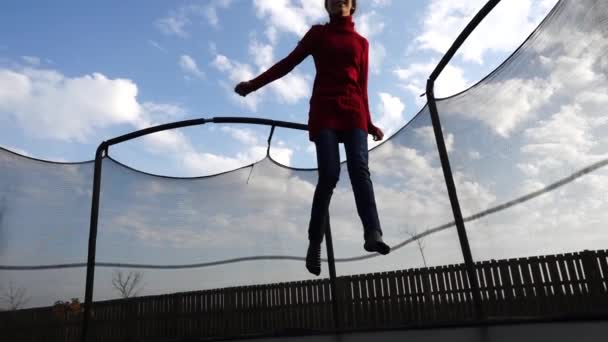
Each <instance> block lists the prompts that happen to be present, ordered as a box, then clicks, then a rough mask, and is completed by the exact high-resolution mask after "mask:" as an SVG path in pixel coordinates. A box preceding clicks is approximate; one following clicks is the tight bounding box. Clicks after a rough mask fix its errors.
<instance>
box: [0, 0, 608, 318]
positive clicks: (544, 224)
mask: <svg viewBox="0 0 608 342" xmlns="http://www.w3.org/2000/svg"><path fill="white" fill-rule="evenodd" d="M607 20H608V4H607V3H606V2H603V1H585V2H580V1H573V0H572V1H565V0H564V1H561V2H559V4H558V5H557V6H556V7H555V9H554V10H553V11H552V12H551V14H550V15H549V16H548V17H547V19H545V21H544V22H543V24H542V25H541V26H540V27H539V29H537V30H536V31H535V33H534V34H533V35H532V36H531V37H529V39H528V40H527V41H526V42H525V43H524V44H523V45H522V46H521V47H520V48H519V49H518V50H517V51H516V52H515V53H514V54H513V55H512V56H511V57H510V58H509V59H508V60H507V61H505V63H504V64H503V65H501V66H500V67H499V68H498V69H497V70H496V71H494V72H493V73H492V74H490V75H489V76H488V77H487V78H485V79H484V80H482V81H481V82H479V83H478V84H476V85H475V86H474V87H472V88H470V89H468V90H467V91H465V92H462V93H460V94H458V95H456V96H453V97H450V98H447V99H442V100H439V102H438V109H439V113H440V116H441V119H442V124H443V130H444V135H445V136H444V138H445V140H446V142H447V145H448V153H449V157H450V160H451V164H452V169H453V172H454V178H455V181H456V187H457V191H458V195H459V199H460V205H461V207H462V211H463V214H464V216H465V219H466V221H467V222H466V226H467V232H468V236H469V239H470V243H471V248H472V252H473V257H474V259H475V260H487V259H500V258H510V257H520V256H529V255H540V254H553V253H564V252H570V251H580V250H584V249H600V248H605V247H606V245H607V244H608V231H607V230H606V229H602V228H603V227H602V224H603V223H604V222H608V217H607V216H606V215H608V214H606V213H607V212H608V210H607V209H608V207H607V206H608V201H607V198H606V193H608V192H607V190H608V171H606V168H605V165H606V160H607V158H608V139H607V138H606V136H607V135H606V134H605V133H606V128H607V124H608V120H606V117H608V116H606V115H605V114H606V113H605V108H607V105H608V95H607V94H608V82H607V80H606V76H605V75H606V74H607V68H608V57H607V56H606V54H605V51H606V50H607V48H608V39H607V38H606V37H607V36H608V35H607V34H606V33H607V32H606V28H607V27H608V26H606V25H605V24H606V21H607ZM277 130H278V131H281V130H279V129H277ZM277 134H283V133H280V132H278V133H277ZM301 134H302V136H303V137H305V134H306V133H305V132H302V133H301ZM272 155H273V152H272V148H271V151H270V156H272ZM0 165H1V170H2V174H1V176H0V260H1V262H0V264H1V265H2V269H0V279H1V280H2V281H3V282H5V284H4V286H8V284H9V281H10V283H12V284H16V285H15V286H16V287H24V288H26V290H27V297H28V298H29V300H28V301H27V305H26V306H29V307H34V306H48V305H52V304H53V303H54V302H55V301H57V300H68V299H70V298H80V299H81V300H82V298H83V297H84V288H85V286H84V285H85V284H84V282H85V271H86V268H85V263H86V257H87V243H88V233H89V219H90V210H91V188H92V179H93V162H84V163H77V164H65V163H64V164H62V163H49V162H43V161H39V160H35V159H31V158H27V157H24V156H20V155H17V154H14V153H12V152H10V151H7V150H0ZM370 169H371V174H372V180H373V183H374V188H375V193H376V201H377V204H378V210H379V214H380V221H381V225H382V228H383V230H384V234H385V236H384V237H385V240H386V241H387V242H388V243H390V244H391V245H393V246H394V248H393V252H392V253H391V254H389V255H388V256H382V257H379V256H377V255H372V254H368V253H365V252H364V250H363V248H362V245H363V229H362V226H361V222H360V220H359V218H358V216H357V212H356V209H355V202H354V196H353V193H352V190H351V188H350V181H349V179H348V173H347V170H346V165H342V168H341V174H340V182H339V184H338V187H337V189H336V190H335V192H334V196H333V198H332V202H331V207H330V213H331V228H332V233H333V241H334V250H335V255H336V261H337V272H338V275H349V274H361V273H372V272H383V271H391V270H397V269H405V268H413V267H421V266H425V265H426V266H439V265H446V264H455V263H462V262H463V258H462V252H461V250H460V244H459V241H458V236H457V233H456V229H455V226H454V225H453V216H452V211H451V207H450V202H449V198H448V195H447V191H446V186H445V181H444V178H443V173H442V169H441V164H440V160H439V157H438V153H437V146H436V143H435V138H434V135H433V129H432V125H431V120H430V115H429V112H428V110H427V109H426V107H425V108H423V109H422V110H421V111H420V113H418V115H416V117H415V118H414V119H413V120H411V121H410V122H409V123H408V124H407V125H406V126H405V127H403V128H402V129H401V130H399V131H398V132H397V133H396V134H395V135H393V136H392V137H390V139H388V140H387V141H386V142H384V143H383V144H381V145H379V146H377V147H375V148H374V149H373V150H372V151H370ZM102 170H103V171H102V182H101V199H100V215H99V227H98V237H97V257H96V259H97V267H96V270H95V272H96V273H95V286H94V289H95V292H94V300H102V299H111V298H118V297H120V296H121V295H122V294H121V293H120V291H118V290H117V289H116V287H115V286H114V285H113V284H114V283H115V280H116V279H117V273H116V272H117V271H118V270H121V271H122V272H124V274H125V275H126V274H128V273H129V272H141V274H142V276H143V278H142V279H143V280H142V281H141V282H140V283H139V284H138V286H137V288H136V289H135V290H139V292H138V294H139V295H152V294H166V293H174V292H180V291H188V290H203V289H210V288H220V287H227V286H240V285H250V284H266V283H276V282H284V281H292V280H303V279H310V278H312V277H311V276H310V275H309V274H308V273H307V272H306V269H305V268H304V261H303V257H304V255H305V252H306V247H307V228H308V221H309V215H310V205H311V201H312V197H313V196H312V195H313V191H314V187H315V184H316V178H317V173H316V170H305V169H293V168H289V167H285V166H282V165H280V164H279V163H278V162H276V161H274V160H273V159H272V158H271V157H267V158H264V159H262V160H261V161H259V162H256V163H254V164H253V165H250V166H246V167H243V168H240V169H237V170H234V171H231V172H227V173H224V174H220V175H215V176H210V177H200V178H169V177H161V176H155V175H150V174H146V173H143V172H140V171H137V170H135V169H133V168H131V167H129V166H127V165H124V164H121V163H120V162H118V161H117V160H115V159H113V158H112V157H105V158H104V159H103V168H102ZM417 238H419V239H417ZM323 257H325V251H324V252H323ZM36 265H39V266H40V265H41V266H45V267H46V269H31V268H32V267H30V266H36ZM34 268H35V267H34ZM25 269H27V270H25ZM321 277H328V273H327V264H323V273H322V274H321ZM50 284H53V285H50Z"/></svg>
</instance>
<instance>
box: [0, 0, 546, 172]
mask: <svg viewBox="0 0 608 342" xmlns="http://www.w3.org/2000/svg"><path fill="white" fill-rule="evenodd" d="M555 2H556V1H555V0H544V1H531V0H524V1H513V0H511V1H503V2H502V4H500V5H499V6H498V8H496V10H495V11H494V14H492V15H491V16H490V17H489V18H488V20H487V22H486V23H485V24H482V27H480V29H479V30H478V31H477V33H476V34H474V35H473V36H472V37H471V39H470V41H469V42H468V43H467V44H466V45H465V46H464V47H463V49H462V52H461V53H460V54H459V55H458V57H457V58H456V59H455V60H454V62H453V63H452V64H451V65H450V66H449V67H448V68H447V70H446V71H445V73H444V77H443V78H442V80H441V81H440V82H439V83H438V91H437V93H438V95H440V96H447V95H451V94H454V93H456V92H458V91H461V90H463V89H465V88H466V87H468V86H469V85H471V84H473V83H475V82H476V81H478V80H479V79H480V78H481V77H483V76H484V75H485V74H487V73H488V72H489V71H491V70H492V69H494V68H495V67H496V66H497V65H498V64H499V63H500V62H502V61H503V60H504V58H505V57H506V56H508V55H509V54H510V53H511V52H512V51H513V50H514V49H515V48H516V47H517V46H518V45H519V44H521V42H522V41H523V40H524V39H525V38H526V37H527V35H528V34H529V33H530V32H531V31H532V29H533V28H534V27H535V26H536V25H537V24H538V23H539V21H540V20H541V19H542V18H543V17H544V16H545V15H546V13H547V12H548V11H549V10H550V8H551V7H552V6H553V5H554V3H555ZM484 3H485V1H483V0H469V1H459V2H450V1H427V0H418V1H392V0H373V1H361V4H360V8H359V9H358V13H357V15H356V18H355V19H356V28H357V30H358V31H359V32H360V33H361V34H363V35H364V36H366V37H367V38H368V39H369V41H370V46H371V48H370V54H371V56H370V59H371V70H370V72H371V75H370V82H369V93H370V106H371V108H372V115H373V119H374V121H376V122H377V124H378V125H379V126H381V127H382V128H384V130H385V131H387V132H388V133H391V132H394V131H395V130H396V129H398V128H399V127H400V126H402V125H403V124H404V123H405V122H407V121H408V120H409V119H410V118H411V117H412V116H413V115H414V114H415V113H416V112H418V111H419V110H420V108H421V107H422V105H423V104H424V101H423V99H420V98H419V97H418V95H420V94H421V93H422V92H423V89H424V82H425V80H426V77H428V75H429V73H430V71H431V70H432V69H433V67H434V65H435V64H436V62H437V61H438V60H439V58H440V57H441V56H442V54H443V52H444V51H445V50H446V49H447V48H448V47H449V45H450V44H451V43H452V41H453V39H454V37H455V36H456V35H457V34H458V32H460V31H461V30H462V28H463V27H464V26H465V25H466V23H467V22H468V20H469V19H470V18H471V17H472V16H473V15H474V14H475V13H476V11H478V10H479V9H480V8H481V7H482V6H483V4H484ZM1 7H2V11H0V12H1V13H0V19H1V20H0V28H1V30H0V31H1V32H0V120H1V121H0V122H1V123H2V124H1V125H0V146H3V147H6V148H9V149H12V150H15V151H19V152H22V153H26V154H28V155H31V156H35V157H38V158H43V159H49V160H58V161H82V160H90V159H92V158H93V156H94V151H95V147H96V146H97V145H98V144H99V143H100V142H101V141H102V140H104V139H108V138H111V137H114V136H117V135H120V134H124V133H126V132H129V131H133V130H136V129H141V128H144V127H148V126H150V125H154V124H160V123H166V122H172V121H176V120H183V119H190V118H198V117H213V116H253V117H262V118H271V119H279V120H287V121H295V122H302V123H305V122H306V121H307V113H308V107H307V104H308V98H309V96H310V92H311V87H312V81H313V79H314V65H313V63H312V58H308V59H307V60H306V61H304V62H303V63H302V64H301V65H300V66H299V67H298V68H296V69H295V70H294V72H292V73H291V74H290V75H288V76H286V77H285V78H284V79H281V80H279V81H277V82H274V83H273V84H271V85H269V86H268V87H266V88H264V89H262V90H261V91H258V92H257V93H254V94H252V95H250V96H248V97H246V98H239V97H238V96H236V95H235V94H234V93H233V92H232V89H233V88H234V85H235V84H236V83H238V82H239V81H242V80H247V79H249V78H251V77H253V76H255V75H257V74H259V73H260V72H261V71H263V70H265V69H267V68H268V67H269V66H270V65H272V63H274V62H276V61H278V60H279V59H280V58H282V57H283V56H285V55H286V54H287V53H289V52H290V51H291V49H293V48H294V47H295V45H296V43H297V41H298V39H299V38H301V37H302V35H303V34H304V33H305V32H306V30H307V29H308V28H309V27H310V26H311V25H312V24H317V23H323V22H326V21H327V14H326V13H325V11H324V9H323V2H322V1H321V0H289V1H288V0H252V1H249V0H240V1H236V0H201V1H180V2H171V1H147V2H146V3H145V5H144V4H143V3H138V2H133V3H129V4H124V3H122V2H118V1H117V2H112V1H109V2H108V1H106V2H103V3H100V4H95V5H91V4H83V3H81V2H78V1H57V2H54V3H53V4H52V5H50V4H48V5H44V4H43V5H41V4H39V3H34V2H29V1H6V2H3V4H2V5H1ZM490 28H491V29H490ZM497 37H500V39H497ZM267 134H268V129H266V128H256V127H248V126H243V125H237V126H234V125H233V126H229V127H222V126H214V127H197V128H191V129H184V130H179V131H172V132H165V133H161V134H157V135H155V136H153V137H150V138H149V139H141V140H140V141H137V142H133V143H130V144H125V145H124V146H120V147H116V148H114V149H113V151H112V155H113V156H114V157H115V158H117V159H118V160H121V161H122V162H125V163H127V164H128V165H131V166H134V167H137V168H139V169H143V170H145V171H148V172H152V173H160V174H165V175H178V176H194V175H205V174H212V173H216V172H220V171H225V170H230V169H233V168H235V167H239V166H242V165H246V164H249V163H250V162H252V161H255V160H259V159H261V158H262V157H263V156H264V153H265V144H266V143H265V141H266V137H267ZM272 155H273V156H274V157H275V159H277V160H278V161H280V162H282V163H284V164H287V165H292V166H298V167H315V159H314V149H313V148H312V145H311V144H310V143H309V142H308V140H307V138H306V133H304V132H283V131H278V132H277V136H276V139H275V140H274V145H273V149H272Z"/></svg>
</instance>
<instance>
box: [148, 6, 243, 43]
mask: <svg viewBox="0 0 608 342" xmlns="http://www.w3.org/2000/svg"><path fill="white" fill-rule="evenodd" d="M231 4H232V0H211V1H207V2H206V4H205V5H204V6H203V5H199V4H194V5H187V6H181V7H179V8H177V9H175V10H171V11H169V13H168V14H167V16H165V17H164V18H161V19H158V20H157V21H156V27H158V29H159V30H160V31H161V32H162V33H164V34H166V35H169V36H177V37H180V38H186V37H189V35H190V34H189V32H188V31H187V27H188V26H190V25H191V24H192V22H193V21H197V20H200V21H203V22H205V23H207V24H209V25H211V26H212V27H214V28H218V27H219V26H220V20H219V16H218V9H227V8H229V7H230V5H231Z"/></svg>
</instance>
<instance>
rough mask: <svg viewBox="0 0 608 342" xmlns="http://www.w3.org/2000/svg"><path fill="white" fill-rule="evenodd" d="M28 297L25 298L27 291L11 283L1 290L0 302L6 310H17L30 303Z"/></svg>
mask: <svg viewBox="0 0 608 342" xmlns="http://www.w3.org/2000/svg"><path fill="white" fill-rule="evenodd" d="M30 299H31V298H30V297H28V296H27V290H26V289H25V288H24V287H19V286H17V285H15V284H14V283H13V282H12V281H11V282H10V283H9V285H8V287H7V288H3V289H2V293H1V294H0V302H2V303H3V306H5V307H6V309H7V310H19V309H23V307H24V306H25V305H26V304H27V303H28V302H29V301H30Z"/></svg>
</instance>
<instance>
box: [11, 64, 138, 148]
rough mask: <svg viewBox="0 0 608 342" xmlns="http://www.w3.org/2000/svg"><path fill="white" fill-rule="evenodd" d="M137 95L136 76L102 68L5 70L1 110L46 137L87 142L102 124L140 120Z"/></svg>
mask: <svg viewBox="0 0 608 342" xmlns="http://www.w3.org/2000/svg"><path fill="white" fill-rule="evenodd" d="M93 94H94V96H93ZM136 97H137V86H136V85H135V83H133V82H132V81H131V80H128V79H120V78H117V79H110V78H107V77H106V76H104V75H103V74H100V73H93V74H90V75H84V76H80V77H73V78H71V77H67V76H64V75H63V74H61V73H59V72H57V71H55V70H47V69H31V68H26V69H23V70H19V71H13V70H8V69H0V111H1V112H4V113H6V114H8V115H10V116H12V117H13V118H14V119H15V120H16V121H17V122H18V123H19V124H20V125H21V126H22V127H23V128H24V129H25V130H26V131H27V132H28V133H30V134H32V135H34V136H37V137H41V138H52V139H59V140H65V141H80V142H83V141H86V140H87V139H89V138H90V137H91V135H92V134H94V133H95V132H96V131H97V130H98V129H100V128H107V127H110V126H113V125H118V124H135V123H136V122H137V121H138V120H139V119H140V118H141V114H142V113H141V108H140V105H139V103H138V102H137V100H136Z"/></svg>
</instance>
